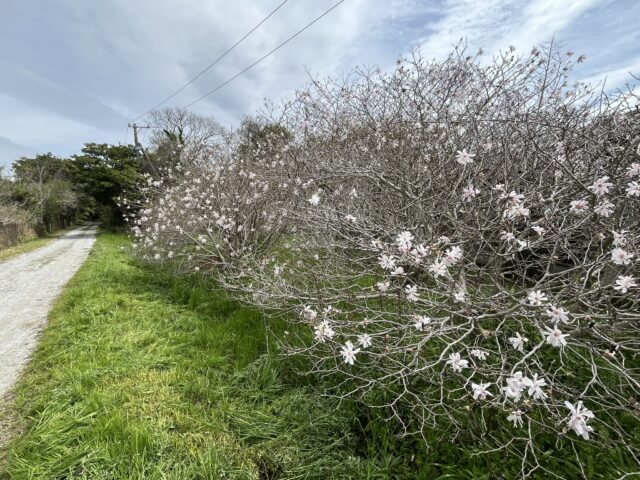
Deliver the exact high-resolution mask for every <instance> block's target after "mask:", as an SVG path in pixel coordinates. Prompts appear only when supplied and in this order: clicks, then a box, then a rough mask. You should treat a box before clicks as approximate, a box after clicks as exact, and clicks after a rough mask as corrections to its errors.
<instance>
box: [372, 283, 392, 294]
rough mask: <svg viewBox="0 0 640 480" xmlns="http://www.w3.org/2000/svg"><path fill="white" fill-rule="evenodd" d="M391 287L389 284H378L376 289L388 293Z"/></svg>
mask: <svg viewBox="0 0 640 480" xmlns="http://www.w3.org/2000/svg"><path fill="white" fill-rule="evenodd" d="M390 286H391V284H390V283H389V282H378V283H376V287H377V288H378V290H380V291H381V292H386V291H387V290H389V287H390Z"/></svg>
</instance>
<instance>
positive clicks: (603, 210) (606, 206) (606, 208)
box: [593, 200, 616, 218]
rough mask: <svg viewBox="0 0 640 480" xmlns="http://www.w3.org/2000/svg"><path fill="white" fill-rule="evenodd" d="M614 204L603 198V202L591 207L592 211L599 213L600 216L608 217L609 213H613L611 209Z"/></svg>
mask: <svg viewBox="0 0 640 480" xmlns="http://www.w3.org/2000/svg"><path fill="white" fill-rule="evenodd" d="M615 207H616V206H615V205H614V204H613V203H611V202H610V201H609V200H604V201H603V202H601V203H599V204H598V205H596V206H595V207H594V209H593V211H594V212H595V213H596V214H598V215H600V216H601V217H607V218H608V217H610V216H611V214H612V213H613V209H614V208H615Z"/></svg>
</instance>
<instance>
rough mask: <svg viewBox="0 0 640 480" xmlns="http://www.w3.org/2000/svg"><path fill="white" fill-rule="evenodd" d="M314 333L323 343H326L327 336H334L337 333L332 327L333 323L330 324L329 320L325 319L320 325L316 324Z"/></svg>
mask: <svg viewBox="0 0 640 480" xmlns="http://www.w3.org/2000/svg"><path fill="white" fill-rule="evenodd" d="M314 333H315V336H316V340H318V341H319V342H322V343H324V342H325V340H326V339H327V338H329V339H331V338H333V336H334V335H335V334H336V332H335V331H334V330H333V328H331V325H329V321H328V320H323V321H321V322H320V323H319V324H318V325H316V328H315V331H314Z"/></svg>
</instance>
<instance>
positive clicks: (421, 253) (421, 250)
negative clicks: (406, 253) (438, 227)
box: [411, 244, 431, 257]
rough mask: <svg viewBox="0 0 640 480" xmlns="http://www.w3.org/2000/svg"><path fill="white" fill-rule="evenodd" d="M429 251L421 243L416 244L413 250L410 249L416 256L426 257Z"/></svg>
mask: <svg viewBox="0 0 640 480" xmlns="http://www.w3.org/2000/svg"><path fill="white" fill-rule="evenodd" d="M430 251H431V249H430V248H429V247H427V246H425V245H423V244H420V245H418V246H416V248H414V249H413V250H411V253H412V254H413V255H414V256H416V257H426V256H427V255H428V254H429V252H430Z"/></svg>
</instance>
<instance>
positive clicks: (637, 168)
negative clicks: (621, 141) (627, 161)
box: [627, 162, 640, 177]
mask: <svg viewBox="0 0 640 480" xmlns="http://www.w3.org/2000/svg"><path fill="white" fill-rule="evenodd" d="M627 177H640V163H635V162H634V163H632V164H631V166H630V167H629V168H628V169H627Z"/></svg>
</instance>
